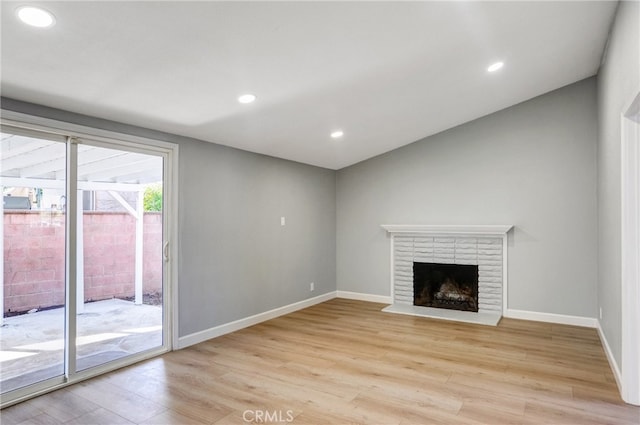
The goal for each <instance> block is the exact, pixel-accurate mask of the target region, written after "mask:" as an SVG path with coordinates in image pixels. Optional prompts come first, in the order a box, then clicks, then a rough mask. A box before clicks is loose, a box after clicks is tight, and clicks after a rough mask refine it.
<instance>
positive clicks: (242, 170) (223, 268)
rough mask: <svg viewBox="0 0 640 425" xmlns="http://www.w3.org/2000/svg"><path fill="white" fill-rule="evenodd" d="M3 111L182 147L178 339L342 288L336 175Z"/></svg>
mask: <svg viewBox="0 0 640 425" xmlns="http://www.w3.org/2000/svg"><path fill="white" fill-rule="evenodd" d="M2 107H3V108H5V109H8V110H13V111H17V112H23V113H27V114H31V115H36V116H42V117H46V118H51V119H56V120H60V121H66V122H71V123H75V124H80V125H86V126H90V127H95V128H101V129H106V130H111V131H117V132H121V133H127V134H132V135H136V136H141V137H148V138H152V139H158V140H164V141H168V142H173V143H177V144H179V145H180V164H179V179H180V181H179V194H178V195H179V198H180V199H179V202H180V203H179V223H178V226H179V228H178V231H179V247H180V258H179V264H178V275H179V320H180V322H179V335H180V336H185V335H188V334H191V333H193V332H198V331H202V330H205V329H208V328H211V327H214V326H217V325H221V324H225V323H228V322H231V321H234V320H237V319H241V318H245V317H248V316H251V315H254V314H257V313H261V312H265V311H268V310H271V309H274V308H277V307H281V306H284V305H288V304H291V303H294V302H297V301H301V300H304V299H307V298H310V297H313V296H317V295H321V294H325V293H327V292H331V291H335V290H336V283H335V235H336V224H335V223H336V218H335V217H336V204H335V172H334V171H331V170H326V169H322V168H317V167H312V166H308V165H303V164H298V163H294V162H291V161H285V160H281V159H276V158H271V157H267V156H263V155H258V154H253V153H249V152H245V151H240V150H237V149H233V148H229V147H224V146H220V145H215V144H211V143H206V142H201V141H198V140H194V139H187V138H184V137H180V136H176V135H171V134H166V133H160V132H156V131H152V130H147V129H143V128H139V127H132V126H128V125H124V124H119V123H115V122H111V121H105V120H101V119H97V118H92V117H87V116H82V115H78V114H72V113H68V112H65V111H60V110H55V109H50V108H46V107H42V106H38V105H33V104H27V103H22V102H18V101H15V100H11V99H4V98H3V99H2ZM281 216H284V217H286V226H284V227H282V226H280V217H281ZM310 282H314V283H315V291H314V292H310V291H309V283H310Z"/></svg>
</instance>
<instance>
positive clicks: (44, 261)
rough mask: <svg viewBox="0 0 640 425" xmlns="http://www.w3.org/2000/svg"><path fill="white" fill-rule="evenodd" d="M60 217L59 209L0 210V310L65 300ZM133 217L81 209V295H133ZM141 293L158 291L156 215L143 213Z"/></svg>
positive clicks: (9, 311) (94, 297) (159, 258)
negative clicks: (0, 262)
mask: <svg viewBox="0 0 640 425" xmlns="http://www.w3.org/2000/svg"><path fill="white" fill-rule="evenodd" d="M64 220H65V217H64V215H63V214H62V213H61V212H56V211H53V212H50V211H46V212H44V211H5V212H4V313H5V315H7V314H15V313H19V312H25V311H29V310H31V309H34V308H37V309H42V308H47V307H52V306H60V305H63V304H64V302H65V290H64V288H65V285H64V281H65V224H64ZM135 231H136V225H135V219H134V218H133V217H132V216H131V215H129V214H127V213H120V212H96V211H85V212H84V216H83V233H84V237H83V245H84V250H83V252H84V298H85V301H98V300H104V299H109V298H114V297H115V298H130V297H133V296H134V276H135ZM143 234H144V238H143V293H145V294H156V293H161V291H162V213H155V212H148V213H145V214H144V233H143Z"/></svg>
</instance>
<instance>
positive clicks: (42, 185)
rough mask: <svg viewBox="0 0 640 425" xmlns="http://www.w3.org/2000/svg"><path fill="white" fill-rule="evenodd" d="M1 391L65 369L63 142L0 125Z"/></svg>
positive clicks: (62, 371)
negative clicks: (1, 255)
mask: <svg viewBox="0 0 640 425" xmlns="http://www.w3.org/2000/svg"><path fill="white" fill-rule="evenodd" d="M0 137H1V138H2V139H1V140H2V142H1V146H0V152H1V156H0V158H1V160H0V167H1V168H0V170H1V179H0V184H1V186H2V195H3V203H2V210H1V211H0V215H1V216H2V226H0V229H1V230H2V235H1V237H0V240H1V241H2V242H1V243H2V248H3V254H4V255H3V257H4V258H3V262H2V272H3V273H2V275H3V284H2V292H1V294H0V300H1V302H2V312H3V315H2V327H1V328H0V388H1V391H2V393H6V392H8V391H11V390H15V389H18V388H21V387H24V386H26V385H30V384H34V383H37V382H40V381H43V380H46V379H49V378H53V377H56V376H61V375H63V374H64V347H65V344H64V330H65V326H64V316H65V314H64V313H65V309H64V307H65V204H66V197H65V176H66V172H65V169H66V146H65V144H64V143H61V142H56V141H50V140H44V139H41V138H39V137H31V136H25V135H17V134H12V133H9V132H7V130H6V129H4V128H3V132H2V133H0Z"/></svg>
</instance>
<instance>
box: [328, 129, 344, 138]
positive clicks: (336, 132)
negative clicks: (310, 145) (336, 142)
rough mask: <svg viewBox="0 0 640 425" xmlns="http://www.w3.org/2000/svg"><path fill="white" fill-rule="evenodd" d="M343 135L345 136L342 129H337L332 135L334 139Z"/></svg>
mask: <svg viewBox="0 0 640 425" xmlns="http://www.w3.org/2000/svg"><path fill="white" fill-rule="evenodd" d="M342 136H344V132H343V131H342V130H336V131H334V132H333V133H331V137H332V138H334V139H339V138H341V137H342Z"/></svg>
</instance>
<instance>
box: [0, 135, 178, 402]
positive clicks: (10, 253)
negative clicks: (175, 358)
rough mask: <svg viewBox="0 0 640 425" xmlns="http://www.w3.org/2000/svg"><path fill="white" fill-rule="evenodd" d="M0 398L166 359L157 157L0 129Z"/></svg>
mask: <svg viewBox="0 0 640 425" xmlns="http://www.w3.org/2000/svg"><path fill="white" fill-rule="evenodd" d="M1 136H2V151H1V152H2V156H1V157H0V165H1V167H2V168H1V169H0V173H1V174H0V176H1V179H2V180H1V182H0V184H1V186H2V190H3V210H2V214H1V215H2V219H3V223H2V226H1V227H2V238H1V239H2V244H3V248H4V249H3V252H4V258H3V262H2V267H3V273H2V275H3V285H2V294H0V295H1V296H0V300H2V306H3V310H2V311H3V315H2V325H3V326H2V328H0V329H1V330H0V337H1V338H0V393H1V394H0V397H2V403H3V404H6V403H8V402H11V401H12V400H16V399H20V398H23V397H25V396H28V395H29V394H30V393H34V392H37V391H41V390H42V389H43V388H47V387H51V386H57V385H63V384H64V383H67V382H74V381H76V380H79V379H81V378H83V377H87V376H91V375H94V374H96V373H99V372H101V371H106V370H108V369H112V368H115V367H119V366H121V365H123V364H127V363H130V362H133V361H135V360H138V359H141V358H144V357H148V356H151V355H154V354H158V353H161V352H164V351H166V350H168V348H169V339H168V329H167V324H168V323H169V321H168V316H167V311H168V309H167V305H168V297H167V296H166V295H167V294H168V291H167V285H168V279H167V273H166V270H167V267H168V263H167V260H168V258H167V257H166V255H165V252H166V244H167V238H166V235H167V232H166V229H167V226H168V223H169V217H168V216H167V215H166V212H165V211H167V208H166V205H167V203H168V199H167V196H165V195H166V190H165V187H167V182H168V178H167V176H168V173H167V172H166V170H167V168H168V165H169V164H168V160H169V158H170V155H169V154H168V153H167V152H165V151H164V150H163V149H158V148H155V147H153V146H152V147H147V146H144V145H141V144H132V143H125V142H121V141H115V140H114V141H111V140H105V139H100V140H94V139H91V138H88V137H81V136H80V137H76V136H73V135H55V134H51V133H47V132H41V131H34V130H25V129H23V128H19V127H10V126H4V127H3V128H2V133H1Z"/></svg>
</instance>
